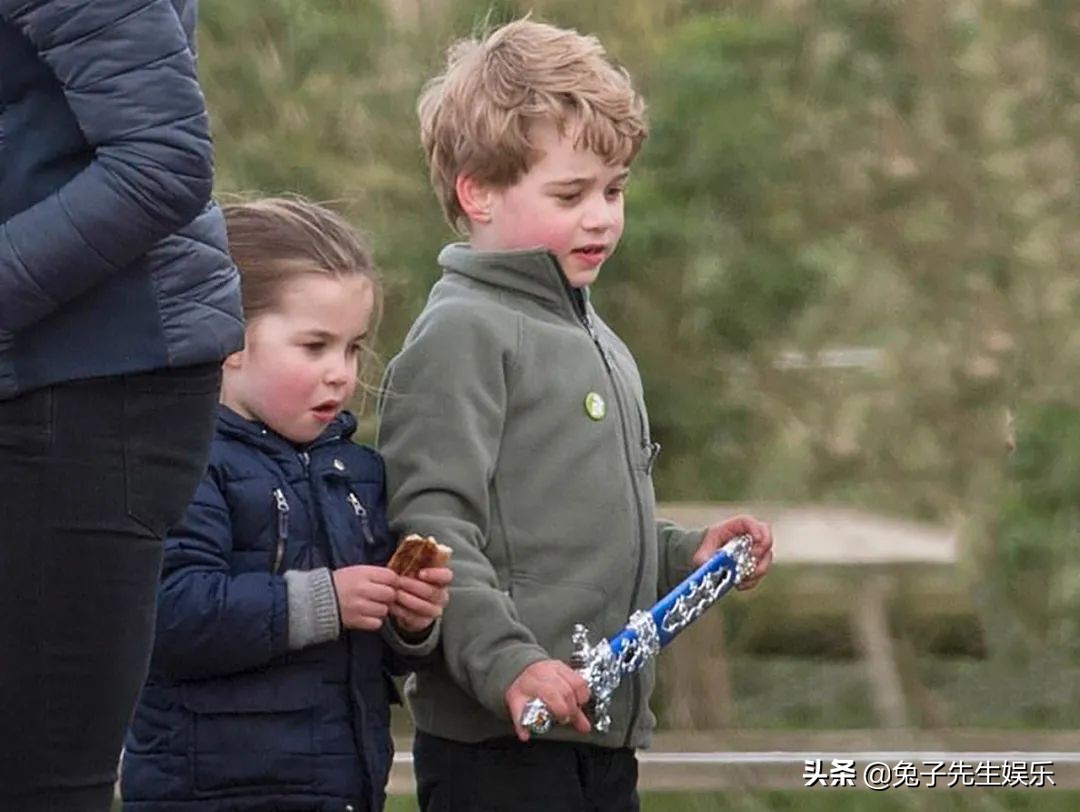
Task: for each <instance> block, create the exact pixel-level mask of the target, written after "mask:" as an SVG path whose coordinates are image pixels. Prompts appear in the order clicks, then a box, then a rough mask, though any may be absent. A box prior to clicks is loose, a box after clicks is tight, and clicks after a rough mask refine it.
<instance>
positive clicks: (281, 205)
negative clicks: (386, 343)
mask: <svg viewBox="0 0 1080 812" xmlns="http://www.w3.org/2000/svg"><path fill="white" fill-rule="evenodd" d="M223 209H224V212H225V227H226V229H227V230H228V234H229V253H230V254H231V255H232V258H233V262H235V263H236V267H237V268H239V270H240V285H241V290H242V295H243V304H244V318H245V319H246V320H247V321H248V322H249V323H250V322H251V321H253V320H254V319H257V318H258V317H259V316H261V315H263V314H264V313H267V312H269V311H272V310H273V309H274V308H275V307H277V306H278V304H279V302H280V298H281V292H282V290H283V289H284V287H285V285H286V284H287V283H288V282H290V281H291V280H293V279H296V278H297V277H298V276H301V275H303V274H330V275H333V276H352V275H359V276H363V277H365V278H367V279H369V280H370V281H371V287H372V293H373V295H374V299H375V306H374V310H373V312H372V314H371V323H370V325H369V327H368V337H367V338H366V339H365V340H364V346H363V348H362V357H363V359H364V361H363V362H362V363H361V364H360V381H361V387H362V389H363V390H370V389H371V387H372V384H373V381H372V380H371V378H372V377H373V376H374V375H377V370H378V363H377V362H378V358H377V357H376V356H375V354H374V352H373V351H372V344H373V341H374V337H375V333H376V330H377V328H378V325H379V319H380V317H381V315H382V285H381V284H380V281H379V273H378V270H377V269H376V267H375V261H374V258H373V257H372V254H371V250H370V249H369V248H368V246H367V243H366V241H365V240H364V238H363V237H362V236H361V235H360V233H359V232H358V231H357V230H356V229H355V228H354V227H353V226H352V225H350V224H349V222H348V221H347V220H345V218H344V217H342V216H341V215H340V214H337V213H336V212H333V211H331V210H330V209H328V208H326V207H324V206H320V205H318V204H317V203H312V202H311V201H309V200H305V199H303V198H301V197H268V198H262V199H259V200H254V201H250V202H246V203H230V204H228V205H225V206H223ZM369 361H374V362H375V363H369Z"/></svg>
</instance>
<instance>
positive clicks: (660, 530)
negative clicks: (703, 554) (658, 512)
mask: <svg viewBox="0 0 1080 812" xmlns="http://www.w3.org/2000/svg"><path fill="white" fill-rule="evenodd" d="M656 538H657V541H658V542H659V544H660V568H659V576H660V577H659V578H658V581H657V585H656V586H657V589H658V590H659V592H660V594H661V595H666V594H667V593H668V592H670V591H671V590H672V589H674V588H675V587H676V586H678V585H679V582H680V581H682V580H683V578H685V577H686V576H687V575H689V574H690V573H691V572H693V571H694V569H695V568H694V562H693V560H692V559H693V556H694V553H696V552H697V548H698V547H700V546H701V541H702V539H704V538H705V530H704V529H703V528H700V527H699V528H696V529H693V530H686V529H684V528H682V527H679V526H678V525H677V524H675V523H674V522H671V521H668V520H667V519H657V520H656Z"/></svg>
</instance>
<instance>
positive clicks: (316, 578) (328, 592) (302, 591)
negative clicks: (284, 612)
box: [285, 567, 341, 650]
mask: <svg viewBox="0 0 1080 812" xmlns="http://www.w3.org/2000/svg"><path fill="white" fill-rule="evenodd" d="M285 586H286V589H287V591H288V597H289V648H290V649H293V650H295V649H300V648H306V647H307V646H314V645H316V644H317V643H325V642H326V641H327V640H334V639H335V638H337V636H338V635H339V634H341V616H340V615H339V614H338V603H337V593H336V592H335V591H334V580H333V578H332V576H331V575H330V570H328V569H327V568H326V567H320V568H319V569H314V570H287V571H286V572H285Z"/></svg>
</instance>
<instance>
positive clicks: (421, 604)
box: [390, 567, 454, 634]
mask: <svg viewBox="0 0 1080 812" xmlns="http://www.w3.org/2000/svg"><path fill="white" fill-rule="evenodd" d="M453 578H454V573H453V572H452V571H451V570H450V568H449V567H429V568H428V569H422V570H420V572H419V573H417V577H416V578H409V577H407V576H399V577H398V584H397V592H396V593H395V597H394V602H393V605H391V607H390V614H391V615H393V617H394V621H395V623H397V626H398V628H399V629H401V630H402V631H405V632H409V633H410V634H417V633H419V632H423V631H425V630H426V629H427V628H428V627H430V626H431V624H432V623H434V622H435V618H437V617H441V616H442V613H443V607H445V606H446V604H447V602H449V600H450V591H449V589H448V587H449V585H450V582H451V581H452V580H453Z"/></svg>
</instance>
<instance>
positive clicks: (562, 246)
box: [470, 122, 629, 288]
mask: <svg viewBox="0 0 1080 812" xmlns="http://www.w3.org/2000/svg"><path fill="white" fill-rule="evenodd" d="M568 132H569V135H570V137H567V136H562V135H560V134H559V131H558V128H557V127H556V126H555V124H553V123H550V122H541V123H538V124H536V125H534V126H533V128H532V130H531V131H530V136H531V137H532V140H533V143H534V144H535V145H536V148H537V150H538V151H539V152H540V153H541V157H540V158H539V160H537V161H536V163H534V164H533V165H532V167H530V169H529V171H528V172H526V173H525V174H524V175H522V176H521V178H520V179H519V180H518V181H517V183H515V184H514V185H512V186H508V187H505V188H492V187H480V188H481V191H480V193H479V194H480V197H481V200H482V208H483V209H484V215H485V216H484V217H483V218H479V219H478V218H470V219H471V228H470V243H471V244H472V246H473V248H476V249H477V250H480V251H512V250H516V249H525V248H546V249H547V250H549V251H551V252H552V253H553V254H554V255H555V257H556V259H558V261H559V265H560V267H562V270H563V273H564V274H565V275H566V278H567V279H568V280H569V282H570V284H571V286H573V287H575V288H580V287H584V286H585V285H590V284H592V283H593V282H594V281H596V277H597V275H598V274H599V273H600V266H601V265H603V264H604V260H606V259H607V258H608V257H609V256H611V254H612V253H613V252H614V251H615V246H616V245H617V244H618V242H619V237H620V236H622V230H623V188H624V187H625V185H626V179H627V176H628V175H629V170H628V168H627V167H625V166H609V165H608V164H606V163H604V160H603V159H602V158H601V157H600V156H599V155H597V154H596V153H595V152H592V151H590V150H588V149H584V148H576V147H575V146H574V139H573V137H572V136H573V128H572V127H568Z"/></svg>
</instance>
